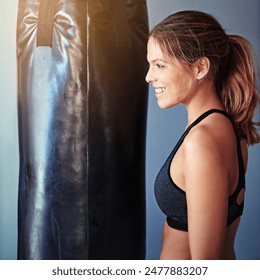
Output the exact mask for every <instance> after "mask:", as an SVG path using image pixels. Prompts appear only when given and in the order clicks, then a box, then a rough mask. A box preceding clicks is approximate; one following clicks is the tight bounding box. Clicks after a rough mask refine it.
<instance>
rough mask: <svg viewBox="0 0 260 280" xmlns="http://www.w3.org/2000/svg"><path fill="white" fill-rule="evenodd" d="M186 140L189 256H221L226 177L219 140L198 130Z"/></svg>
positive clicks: (226, 192) (224, 230)
mask: <svg viewBox="0 0 260 280" xmlns="http://www.w3.org/2000/svg"><path fill="white" fill-rule="evenodd" d="M187 140H188V141H187V142H186V143H185V152H184V166H185V167H184V168H185V172H184V173H185V175H184V176H185V188H186V196H187V207H188V228H189V243H190V250H191V257H192V259H220V258H221V256H222V252H223V246H224V242H225V232H226V221H227V211H228V194H229V178H228V172H227V167H226V166H225V155H224V154H223V151H222V150H221V147H220V145H218V141H217V140H216V139H213V138H212V137H211V135H210V134H208V133H204V132H203V131H198V132H196V133H193V134H191V137H189V139H187Z"/></svg>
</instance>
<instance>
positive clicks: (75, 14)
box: [17, 0, 148, 259]
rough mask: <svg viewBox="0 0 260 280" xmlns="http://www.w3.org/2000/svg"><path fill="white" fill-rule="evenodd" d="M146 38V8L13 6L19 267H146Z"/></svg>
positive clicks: (24, 0) (108, 2)
mask: <svg viewBox="0 0 260 280" xmlns="http://www.w3.org/2000/svg"><path fill="white" fill-rule="evenodd" d="M46 3H48V4H47V5H46ZM147 36H148V21H147V7H146V1H144V0H89V1H87V0H47V1H45V0H19V9H18V20H17V64H18V118H19V120H18V124H19V151H20V173H19V199H18V259H143V258H145V223H146V221H145V134H146V113H147V112H146V111H147V89H148V88H147V85H146V82H145V74H146V71H147V63H146V43H147Z"/></svg>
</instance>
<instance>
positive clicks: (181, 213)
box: [155, 109, 245, 231]
mask: <svg viewBox="0 0 260 280" xmlns="http://www.w3.org/2000/svg"><path fill="white" fill-rule="evenodd" d="M213 113H220V114H222V115H224V116H226V117H228V115H227V113H226V112H224V111H222V110H218V109H211V110H209V111H207V112H205V113H204V114H202V115H201V116H200V117H198V118H197V119H196V120H195V121H194V122H193V123H192V124H191V125H190V126H189V127H188V128H187V129H186V130H185V131H184V133H183V135H182V136H181V138H180V140H179V141H178V143H177V144H176V146H175V148H174V149H173V151H172V152H171V154H170V155H169V157H168V159H167V160H166V162H165V164H164V165H163V166H162V168H161V170H160V171H159V173H158V175H157V177H156V180H155V197H156V200H157V203H158V205H159V207H160V209H161V210H162V212H163V213H164V214H165V215H166V216H167V223H168V225H169V226H170V227H172V228H175V229H179V230H182V231H188V215H187V201H186V193H185V192H184V191H183V190H182V189H180V188H179V187H178V186H177V185H176V184H175V183H174V182H173V180H172V178H171V175H170V165H171V162H172V159H173V157H174V155H175V154H176V152H177V151H178V149H179V147H180V146H181V144H182V142H183V141H184V139H185V137H186V136H187V134H188V133H189V131H190V130H191V129H192V128H193V127H194V126H195V125H197V124H198V123H199V122H201V121H202V120H203V119H204V118H206V117H207V116H209V115H210V114H213ZM228 118H229V117H228ZM237 155H238V163H239V179H238V184H237V187H236V189H235V191H234V192H233V193H232V194H231V195H230V197H229V201H228V217H227V226H229V225H230V224H232V223H233V221H235V220H236V219H237V218H238V217H240V216H241V215H242V213H243V208H244V201H243V202H242V203H241V204H239V205H238V203H237V202H236V199H237V196H238V194H239V193H240V191H241V190H242V189H243V188H245V168H244V163H243V157H242V152H241V147H240V141H239V137H238V136H237Z"/></svg>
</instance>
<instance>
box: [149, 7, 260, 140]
mask: <svg viewBox="0 0 260 280" xmlns="http://www.w3.org/2000/svg"><path fill="white" fill-rule="evenodd" d="M150 36H151V37H153V38H154V39H155V40H156V41H157V43H158V44H159V45H160V47H161V49H162V50H163V51H165V52H166V53H167V55H169V56H174V57H175V58H177V59H178V60H179V61H180V62H182V63H184V64H185V65H191V64H193V63H194V62H196V61H197V60H198V59H199V58H201V57H207V58H208V59H209V61H210V64H211V70H210V73H211V74H212V76H213V78H214V85H215V88H216V91H217V92H218V94H219V95H220V98H221V100H222V103H223V105H224V107H225V109H226V111H227V113H228V114H229V116H230V118H231V120H232V121H233V124H234V126H235V128H236V130H237V132H238V134H239V136H240V138H242V139H245V141H246V142H247V143H248V144H249V145H253V144H256V143H258V142H259V141H260V137H259V134H258V131H257V128H256V126H259V125H260V123H256V122H254V121H253V117H254V113H255V109H256V106H257V104H259V93H258V90H257V86H256V81H255V73H256V67H255V63H254V61H255V60H254V53H253V49H252V47H251V45H250V43H249V42H248V41H247V40H246V39H244V38H243V37H241V36H237V35H227V34H226V32H225V31H224V29H223V28H222V26H221V25H220V24H219V22H218V21H217V20H216V19H215V18H214V17H213V16H211V15H209V14H206V13H203V12H200V11H182V12H178V13H175V14H172V15H170V16H169V17H167V18H166V19H164V20H163V21H162V22H160V23H159V24H158V25H156V26H155V27H154V28H153V29H152V30H151V32H150Z"/></svg>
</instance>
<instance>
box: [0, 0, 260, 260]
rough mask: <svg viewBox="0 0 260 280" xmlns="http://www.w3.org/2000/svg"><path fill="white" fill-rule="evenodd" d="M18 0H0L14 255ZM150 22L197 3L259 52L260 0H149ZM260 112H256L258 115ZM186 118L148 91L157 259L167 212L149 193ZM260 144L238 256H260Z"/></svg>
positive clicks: (2, 156) (151, 217)
mask: <svg viewBox="0 0 260 280" xmlns="http://www.w3.org/2000/svg"><path fill="white" fill-rule="evenodd" d="M17 4H18V0H12V1H10V0H0V38H1V44H0V100H1V102H0V259H15V258H16V245H17V241H16V239H17V224H16V223H17V192H18V138H17V112H16V47H15V37H16V14H17ZM147 5H148V11H149V19H150V26H153V25H154V24H156V23H157V22H158V21H160V20H162V19H163V18H164V17H166V16H167V15H168V14H170V13H173V12H176V11H178V10H184V9H198V10H202V11H206V12H210V13H212V14H214V15H215V16H216V17H217V18H218V19H219V20H220V22H221V23H222V24H223V25H224V27H225V28H226V29H227V31H228V32H229V33H237V34H240V35H242V36H244V37H246V38H247V39H248V40H249V41H251V43H252V44H253V46H254V47H255V49H256V51H257V53H258V56H259V57H260V42H259V38H258V36H259V34H260V30H259V28H260V17H259V11H260V1H259V0H250V1H246V0H229V1H226V0H218V1H205V0H196V1H194V0H147ZM259 116H260V114H259V115H258V119H259ZM185 124H186V112H185V110H184V108H183V107H181V106H177V107H176V108H173V109H168V110H161V109H159V108H158V107H157V102H156V99H155V97H154V96H152V94H150V95H149V107H148V127H147V173H146V176H147V259H157V258H158V257H159V253H160V247H161V232H162V226H163V223H164V219H165V217H164V216H163V215H162V213H161V212H160V210H159V209H158V206H157V205H156V202H155V200H154V194H153V184H154V179H155V176H156V174H157V172H158V171H159V169H160V167H161V165H162V164H163V162H164V161H165V159H166V157H167V156H168V154H169V153H170V151H171V149H172V148H173V146H174V145H175V143H176V141H177V140H178V137H179V136H180V134H181V133H182V131H183V129H184V127H185ZM259 166H260V145H258V146H254V147H251V148H250V150H249V165H248V172H247V192H246V204H245V213H244V216H243V218H242V221H241V226H240V228H239V231H238V235H237V240H236V244H235V245H236V251H237V256H238V258H239V259H260V238H259V236H260V222H259V218H258V214H259V213H260V172H259V171H260V170H259Z"/></svg>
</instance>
